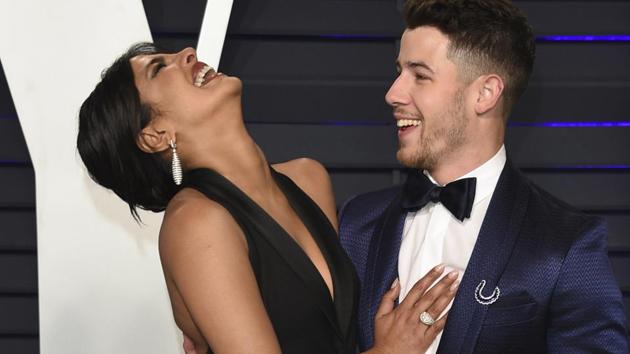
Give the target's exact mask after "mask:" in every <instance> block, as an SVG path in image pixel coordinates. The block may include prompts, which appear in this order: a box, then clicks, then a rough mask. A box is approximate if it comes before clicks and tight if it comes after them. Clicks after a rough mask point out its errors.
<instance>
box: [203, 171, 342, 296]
mask: <svg viewBox="0 0 630 354" xmlns="http://www.w3.org/2000/svg"><path fill="white" fill-rule="evenodd" d="M204 170H207V171H210V172H211V173H213V174H215V175H216V176H217V177H218V178H220V179H222V180H223V181H224V183H226V184H227V185H228V186H229V187H230V188H232V189H233V190H234V191H235V192H236V193H238V194H239V195H240V196H241V197H242V198H243V199H244V200H245V201H247V202H248V203H249V204H250V205H252V206H253V207H254V209H256V211H258V212H259V214H260V215H262V217H263V218H264V219H266V220H267V222H268V223H270V224H271V225H273V227H275V228H276V229H278V230H279V231H280V234H282V237H284V238H285V240H286V242H288V244H290V245H291V246H290V247H291V248H293V249H294V250H295V251H296V252H298V253H299V255H300V256H301V257H304V259H305V260H306V263H307V264H308V265H309V266H310V268H311V270H312V271H314V272H315V273H316V274H317V275H318V279H319V280H320V281H321V284H322V285H323V286H324V288H325V290H326V293H327V294H328V300H329V301H331V302H332V303H333V304H334V303H335V299H336V297H337V292H338V291H337V288H338V287H337V279H336V274H335V273H334V272H335V270H334V267H333V262H332V260H331V255H330V254H329V251H328V250H327V248H326V245H325V242H324V241H323V240H322V239H321V235H319V233H318V232H317V230H315V227H314V225H312V223H311V221H310V220H309V218H307V217H306V216H305V215H304V213H305V211H304V210H303V207H301V206H300V205H299V204H298V203H297V202H296V201H295V197H294V196H293V193H291V192H290V191H289V190H288V188H287V187H288V186H286V185H285V184H284V183H283V181H282V180H281V179H284V181H286V182H289V183H292V184H293V185H294V187H295V188H294V189H298V190H299V191H300V192H302V193H303V194H304V196H306V197H308V196H307V195H306V193H304V191H302V190H301V189H300V188H299V187H298V186H297V185H296V184H295V182H293V180H291V179H290V178H289V177H288V176H286V175H284V174H282V173H280V172H278V171H276V170H275V169H274V168H273V167H272V166H269V171H270V172H271V175H272V178H273V180H274V182H275V183H276V185H277V186H278V188H279V189H280V191H281V192H282V194H283V195H284V197H285V198H286V199H287V201H288V202H289V206H290V207H291V209H292V210H293V212H294V213H295V215H297V217H298V219H299V220H300V222H301V223H302V225H304V227H305V229H306V231H307V232H308V233H309V236H310V238H311V239H312V240H313V242H315V245H316V246H317V249H318V250H319V252H320V254H321V255H322V258H323V259H324V262H325V263H326V268H327V269H328V274H329V276H330V280H331V282H332V284H331V285H332V292H331V289H330V288H329V287H328V284H327V283H326V280H325V279H324V276H323V275H322V273H320V271H319V269H318V268H317V266H316V265H315V263H314V262H313V260H312V259H311V258H310V257H309V256H308V254H307V253H306V251H304V249H303V248H302V246H300V244H299V243H298V242H297V240H296V239H295V238H294V237H293V236H292V235H291V234H290V233H289V232H288V231H287V230H286V229H285V228H284V227H283V226H282V225H281V224H280V223H279V222H278V221H277V220H276V219H274V218H273V217H272V216H271V214H269V213H268V212H267V211H266V210H265V209H264V208H263V207H262V206H260V204H258V203H257V202H256V201H254V200H253V199H252V198H251V197H250V196H248V195H247V193H245V192H244V191H243V190H242V189H240V188H239V187H238V186H237V185H236V184H234V183H233V182H232V181H230V180H229V179H228V178H227V177H225V176H223V175H222V174H220V173H218V172H217V171H214V170H211V169H204ZM309 198H310V197H309ZM313 203H314V202H313ZM326 220H327V221H328V223H330V222H329V220H328V218H326ZM330 227H331V228H332V225H330ZM333 231H334V228H333Z"/></svg>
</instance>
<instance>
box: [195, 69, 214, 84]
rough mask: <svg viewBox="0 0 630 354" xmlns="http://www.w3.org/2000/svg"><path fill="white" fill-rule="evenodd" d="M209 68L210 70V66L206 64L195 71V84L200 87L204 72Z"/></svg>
mask: <svg viewBox="0 0 630 354" xmlns="http://www.w3.org/2000/svg"><path fill="white" fill-rule="evenodd" d="M210 70H212V68H211V67H210V66H208V65H206V66H204V67H203V69H201V70H199V72H198V73H197V76H196V77H195V86H197V87H201V85H202V84H203V80H204V78H205V76H206V74H207V73H208V71H210Z"/></svg>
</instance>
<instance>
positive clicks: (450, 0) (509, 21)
mask: <svg viewBox="0 0 630 354" xmlns="http://www.w3.org/2000/svg"><path fill="white" fill-rule="evenodd" d="M405 20H406V24H407V28H409V29H415V28H417V27H421V26H431V27H435V28H437V29H439V30H440V31H441V32H442V33H443V34H444V35H446V36H447V37H448V39H449V40H450V44H449V48H448V54H447V55H448V58H449V59H451V60H453V61H454V62H455V63H456V64H457V66H458V73H459V75H460V76H461V78H462V79H463V80H464V81H465V82H471V81H472V80H474V79H476V78H477V77H479V76H480V75H484V74H491V73H492V74H497V75H499V76H500V77H501V78H503V81H504V85H505V88H504V99H503V103H504V107H503V108H504V112H503V113H504V114H505V115H506V117H507V116H508V115H509V113H510V112H511V110H512V107H513V106H514V104H515V103H516V101H517V100H518V98H519V97H520V96H521V94H522V93H523V91H524V90H525V88H526V87H527V81H528V80H529V76H530V74H531V72H532V67H533V65H534V58H535V56H536V47H535V40H534V35H533V33H532V29H531V27H530V26H529V25H528V24H527V19H526V17H525V15H524V14H523V12H522V11H521V10H520V9H519V8H518V7H516V6H515V5H514V4H513V3H512V2H511V1H509V0H408V1H407V3H406V8H405Z"/></svg>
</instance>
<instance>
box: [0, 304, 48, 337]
mask: <svg viewBox="0 0 630 354" xmlns="http://www.w3.org/2000/svg"><path fill="white" fill-rule="evenodd" d="M0 314H2V316H0V333H1V334H2V336H3V337H10V336H24V335H26V336H31V335H34V334H37V333H39V329H38V313H37V296H34V295H0ZM0 349H1V348H0Z"/></svg>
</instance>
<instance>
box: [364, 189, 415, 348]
mask: <svg viewBox="0 0 630 354" xmlns="http://www.w3.org/2000/svg"><path fill="white" fill-rule="evenodd" d="M400 201H401V195H400V194H399V195H398V196H396V197H395V198H394V199H393V200H392V202H391V203H390V205H389V206H388V207H387V209H386V210H385V212H384V214H383V215H384V218H383V224H382V226H381V227H380V231H378V229H376V233H375V235H374V236H373V237H372V240H371V241H370V249H369V252H368V258H367V262H366V268H365V281H364V284H362V286H363V288H362V289H361V298H362V300H363V301H362V307H361V308H360V309H359V316H360V317H361V323H364V324H365V323H367V325H368V331H367V333H368V335H369V336H370V337H371V338H370V340H369V342H370V343H371V342H373V339H374V338H373V336H374V317H375V315H376V311H377V310H378V306H379V304H380V303H381V299H382V298H383V295H384V294H385V292H386V291H387V290H388V289H389V288H390V287H391V284H392V282H393V281H394V279H396V278H397V277H398V252H399V251H400V243H401V240H402V232H403V227H404V225H405V216H406V215H407V212H406V211H404V210H403V209H402V208H401V206H400ZM364 307H367V308H364ZM362 312H363V313H362ZM364 316H367V321H366V320H365V317H364Z"/></svg>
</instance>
